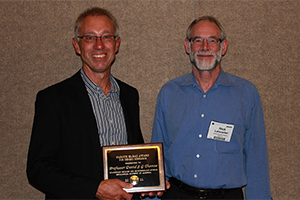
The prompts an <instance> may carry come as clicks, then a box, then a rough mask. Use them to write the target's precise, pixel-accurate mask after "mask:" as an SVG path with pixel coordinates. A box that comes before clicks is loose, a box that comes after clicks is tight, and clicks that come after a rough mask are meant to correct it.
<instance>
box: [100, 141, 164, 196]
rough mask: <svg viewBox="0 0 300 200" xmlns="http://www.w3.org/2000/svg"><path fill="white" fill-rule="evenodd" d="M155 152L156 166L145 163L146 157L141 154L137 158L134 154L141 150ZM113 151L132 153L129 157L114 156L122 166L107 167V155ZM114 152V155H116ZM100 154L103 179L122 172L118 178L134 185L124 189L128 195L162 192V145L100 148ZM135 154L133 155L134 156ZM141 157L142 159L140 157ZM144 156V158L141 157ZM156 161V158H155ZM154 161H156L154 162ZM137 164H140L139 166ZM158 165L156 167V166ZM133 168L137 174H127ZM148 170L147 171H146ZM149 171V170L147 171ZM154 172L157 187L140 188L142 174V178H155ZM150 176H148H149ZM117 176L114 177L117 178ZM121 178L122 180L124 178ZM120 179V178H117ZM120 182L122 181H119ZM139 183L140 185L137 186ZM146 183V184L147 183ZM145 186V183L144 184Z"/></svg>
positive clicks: (142, 179)
mask: <svg viewBox="0 0 300 200" xmlns="http://www.w3.org/2000/svg"><path fill="white" fill-rule="evenodd" d="M148 149H149V150H156V153H157V164H156V163H145V162H147V160H148V158H147V155H144V154H141V155H139V156H138V157H137V156H136V155H135V154H138V153H135V151H137V152H139V151H143V150H148ZM114 151H116V152H117V151H120V152H125V151H128V152H130V151H131V152H130V153H132V155H131V154H130V153H129V155H121V154H120V156H116V160H117V161H116V162H119V160H122V162H124V166H108V154H110V153H113V152H114ZM116 152H115V153H116ZM102 153H103V169H104V179H108V178H109V173H110V172H114V173H115V172H116V171H120V172H124V175H123V174H117V175H118V176H119V177H122V176H124V177H125V176H126V182H130V183H132V184H133V185H134V187H132V188H130V189H125V188H124V190H125V191H127V192H129V193H139V192H150V191H164V190H165V171H164V159H163V145H162V143H147V144H134V145H117V146H104V147H102ZM134 153H135V154H134ZM141 156H142V157H141ZM143 156H144V157H143ZM148 156H149V155H148ZM124 159H125V161H124ZM155 159H156V156H155ZM155 161H156V160H155ZM125 163H126V164H129V165H125ZM137 163H142V164H141V165H139V164H137ZM157 165H158V166H157ZM131 167H132V168H133V169H134V170H132V171H135V172H139V173H141V174H138V173H132V174H131V173H127V172H128V171H126V170H127V169H128V168H131ZM146 168H147V169H148V171H147V170H146ZM149 169H151V170H149ZM151 171H156V172H157V173H158V177H155V178H156V179H158V182H159V183H158V185H157V184H153V185H151V184H152V183H151V184H150V185H146V186H140V185H142V183H143V181H144V178H143V174H144V173H146V174H147V175H144V176H147V177H149V176H151V175H152V176H156V174H157V173H156V172H155V173H154V172H151ZM149 174H150V175H149ZM118 176H116V177H117V178H118ZM124 177H122V178H124ZM119 179H121V178H119ZM121 180H122V179H121ZM139 183H140V184H139ZM147 183H148V182H147ZM144 184H145V183H144Z"/></svg>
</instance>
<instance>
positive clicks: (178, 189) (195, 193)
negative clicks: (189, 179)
mask: <svg viewBox="0 0 300 200" xmlns="http://www.w3.org/2000/svg"><path fill="white" fill-rule="evenodd" d="M169 182H170V184H171V187H170V189H169V190H168V191H167V192H165V193H164V195H163V196H162V197H161V198H162V199H216V200H217V199H240V200H243V199H244V195H243V190H242V188H233V189H199V188H195V187H192V186H189V185H187V184H185V183H183V182H181V181H179V180H177V179H175V178H170V180H169Z"/></svg>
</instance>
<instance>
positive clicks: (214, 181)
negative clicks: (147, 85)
mask: <svg viewBox="0 0 300 200" xmlns="http://www.w3.org/2000/svg"><path fill="white" fill-rule="evenodd" d="M184 44H185V50H186V52H187V53H188V54H189V56H190V60H191V63H192V65H193V67H192V73H190V74H187V75H184V76H181V77H179V78H176V79H173V80H171V81H169V82H167V83H166V84H165V85H164V86H163V87H162V89H161V91H160V93H159V95H158V100H157V107H156V114H155V121H154V127H153V135H152V142H163V144H164V154H165V165H166V176H167V179H168V180H169V182H170V183H171V188H170V189H169V190H168V191H167V192H166V193H165V194H164V195H163V196H162V198H163V199H193V198H194V199H199V198H200V199H243V198H244V194H243V190H242V188H243V187H244V186H246V188H245V197H246V199H272V198H271V194H270V181H269V169H268V168H269V167H268V153H267V144H266V136H265V127H264V119H263V112H262V104H261V100H260V97H259V94H258V92H257V89H256V87H255V86H254V85H253V84H252V83H250V82H249V81H247V80H244V79H242V78H239V77H236V76H234V75H231V74H228V73H226V72H224V71H223V70H222V69H221V58H222V56H223V55H225V53H226V50H227V47H228V41H227V40H226V34H225V31H224V29H223V27H222V26H221V24H220V23H219V22H218V20H217V19H215V18H213V17H211V16H204V17H200V18H198V19H196V20H194V21H193V22H192V23H191V25H190V26H189V28H188V30H187V35H186V39H185V43H184Z"/></svg>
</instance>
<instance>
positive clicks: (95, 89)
mask: <svg viewBox="0 0 300 200" xmlns="http://www.w3.org/2000/svg"><path fill="white" fill-rule="evenodd" d="M81 77H82V79H83V82H84V84H85V87H86V90H87V92H88V95H89V98H90V100H91V104H92V107H93V111H94V115H95V118H96V121H97V127H98V133H99V139H100V144H101V146H108V145H123V144H127V132H126V125H125V118H124V114H123V109H122V106H121V102H120V98H119V96H120V88H119V86H118V83H117V81H116V80H115V79H114V78H113V76H112V75H110V77H109V80H110V83H111V89H110V91H109V92H108V94H107V96H105V94H104V92H103V90H102V89H101V87H99V86H98V85H96V84H95V83H94V82H93V81H92V80H90V79H89V78H88V76H87V75H86V74H85V73H84V71H83V69H81Z"/></svg>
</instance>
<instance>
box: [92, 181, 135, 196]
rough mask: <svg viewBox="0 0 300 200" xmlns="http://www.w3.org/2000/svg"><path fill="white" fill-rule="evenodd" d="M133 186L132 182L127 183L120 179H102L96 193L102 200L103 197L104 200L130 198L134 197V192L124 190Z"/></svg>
mask: <svg viewBox="0 0 300 200" xmlns="http://www.w3.org/2000/svg"><path fill="white" fill-rule="evenodd" d="M132 187H133V185H132V184H130V183H126V182H124V181H121V180H119V179H107V180H104V181H101V183H100V185H99V187H98V190H97V193H96V197H97V198H98V199H101V200H102V199H103V200H104V199H110V200H113V199H115V200H120V199H126V200H130V199H132V194H128V193H127V192H126V191H125V190H123V188H126V189H129V188H132Z"/></svg>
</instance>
